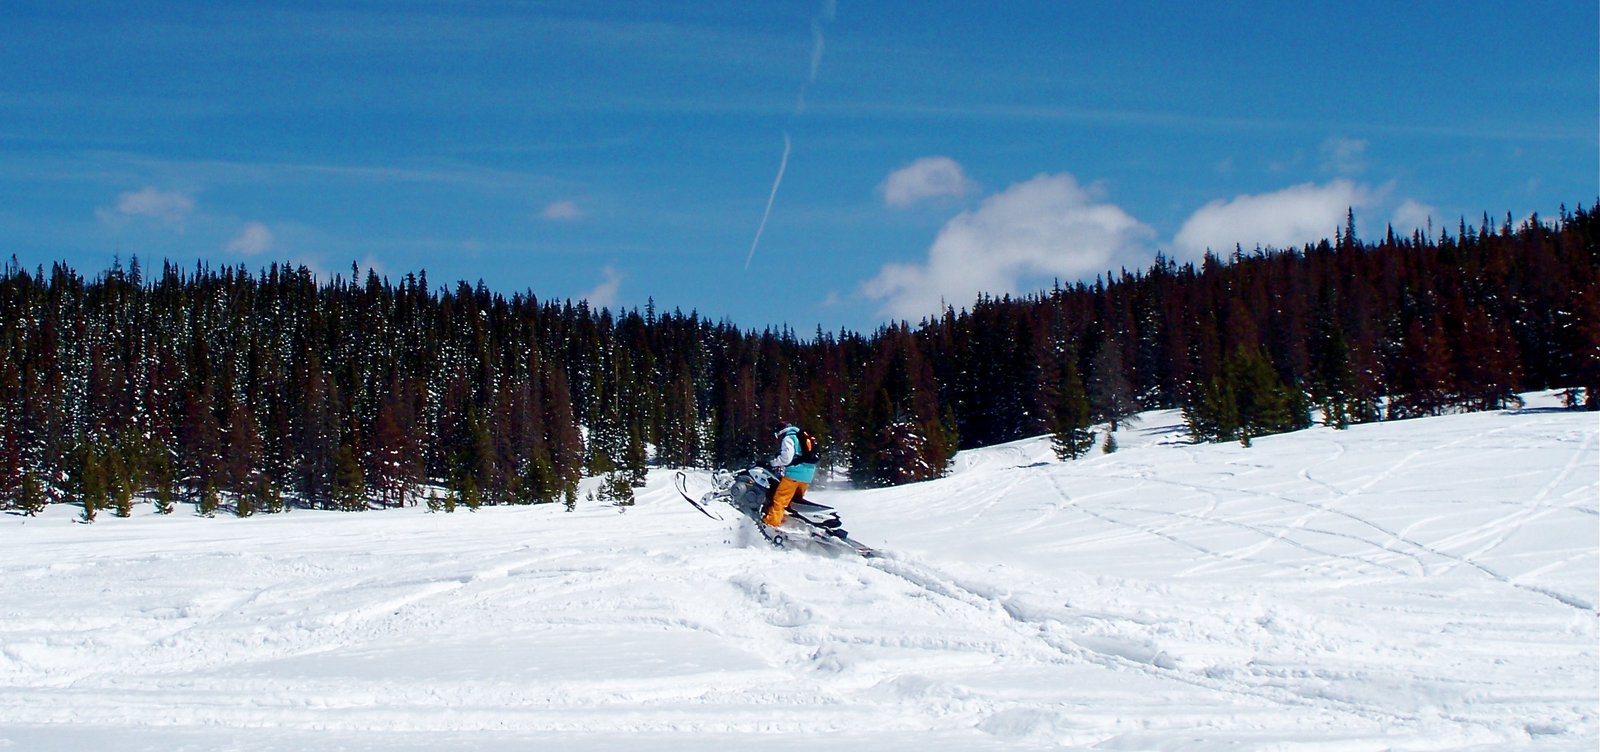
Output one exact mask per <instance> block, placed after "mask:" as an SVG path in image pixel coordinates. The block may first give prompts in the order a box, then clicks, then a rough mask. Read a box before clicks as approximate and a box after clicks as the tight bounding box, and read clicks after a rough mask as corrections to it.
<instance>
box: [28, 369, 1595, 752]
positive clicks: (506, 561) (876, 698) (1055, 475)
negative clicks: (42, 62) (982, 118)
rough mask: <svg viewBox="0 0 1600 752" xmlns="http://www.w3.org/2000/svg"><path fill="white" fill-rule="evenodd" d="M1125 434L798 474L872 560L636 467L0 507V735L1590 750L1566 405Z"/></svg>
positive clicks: (154, 742) (1586, 618) (1576, 433)
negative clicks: (515, 492)
mask: <svg viewBox="0 0 1600 752" xmlns="http://www.w3.org/2000/svg"><path fill="white" fill-rule="evenodd" d="M1530 399H1531V400H1532V401H1534V402H1536V403H1537V402H1538V401H1539V400H1544V401H1549V399H1551V397H1550V395H1536V396H1534V397H1532V398H1530ZM1144 420H1145V422H1144V424H1142V426H1135V427H1133V428H1125V429H1124V430H1122V431H1119V433H1118V443H1119V445H1121V446H1122V447H1123V448H1122V449H1121V450H1120V451H1119V452H1117V453H1115V454H1111V455H1105V454H1099V453H1096V454H1093V455H1091V456H1089V457H1086V458H1083V459H1080V460H1077V461H1074V462H1070V463H1057V462H1053V461H1050V459H1051V455H1050V450H1049V444H1048V441H1046V440H1043V439H1034V440H1028V441H1023V442H1015V443H1013V444H1008V445H1004V446H1001V447H993V448H989V449H985V450H978V451H975V452H968V453H964V454H963V455H962V456H961V457H960V458H958V461H957V463H956V465H955V472H954V473H953V474H952V476H951V477H949V478H946V479H942V480H938V481H932V482H927V483H921V484H914V485H911V486H905V487H900V488H893V489H877V490H870V491H847V490H841V489H827V488H818V489H817V490H816V491H815V492H814V493H813V496H814V497H815V498H816V499H817V500H819V501H822V502H824V503H828V504H830V505H832V506H835V507H837V508H838V509H839V510H840V512H841V514H842V516H843V517H844V519H845V522H846V524H847V526H848V527H849V528H850V529H851V531H852V534H853V537H857V538H860V539H861V540H863V541H864V542H867V543H868V544H872V545H875V546H876V547H878V548H879V549H880V550H881V551H882V552H883V557H882V558H878V559H859V558H854V557H831V558H830V557H826V556H819V555H816V554H812V553H807V552H805V551H801V550H775V549H773V548H771V547H770V546H768V545H767V544H766V543H765V542H764V541H762V540H761V539H760V538H759V536H756V535H755V534H754V533H753V532H752V531H751V530H750V529H749V526H747V525H742V524H741V522H740V519H739V518H737V517H736V516H735V517H733V518H730V519H729V520H728V521H726V522H722V523H718V522H714V521H711V520H708V519H706V518H705V517H703V516H701V515H700V514H699V513H698V512H695V511H694V510H693V509H691V508H690V507H689V506H688V505H686V504H684V503H683V502H682V501H681V500H680V499H678V497H677V494H676V492H675V490H673V489H672V487H671V484H670V483H669V482H668V480H667V476H668V475H669V473H656V474H654V475H653V477H652V480H651V482H650V485H649V486H648V487H647V488H645V489H643V490H641V491H640V493H639V500H638V505H637V506H635V507H633V508H631V509H628V510H627V511H626V512H625V513H620V514H619V513H618V510H616V509H613V508H605V507H592V508H591V507H584V506H581V505H580V508H579V510H578V511H577V512H574V513H571V514H568V513H565V512H563V511H561V510H560V509H559V508H557V507H552V506H545V507H513V508H491V509H486V510H484V511H482V512H479V513H477V514H471V513H467V512H461V513H457V514H455V515H429V514H425V513H423V512H421V511H420V510H416V509H412V510H397V511H386V512H373V513H369V514H358V515H347V514H333V513H319V512H305V511H296V512H293V513H290V514H286V515H279V516H275V517H258V518H256V519H251V520H230V519H201V518H196V517H193V516H190V515H186V514H182V513H180V514H179V515H176V516H174V517H173V518H158V517H156V516H154V515H153V514H151V513H150V512H149V511H148V508H145V509H143V510H141V511H140V512H138V513H136V516H135V517H134V518H133V519H128V520H118V519H114V518H110V517H109V516H108V515H102V517H101V521H100V522H97V523H96V524H94V525H78V524H74V523H72V522H71V518H72V516H73V513H74V510H73V509H70V508H65V507H61V508H54V509H51V510H50V511H49V512H48V513H47V514H46V515H44V516H43V517H41V518H38V519H27V518H21V517H15V516H4V517H0V547H3V548H0V553H3V554H4V555H0V749H19V750H56V749H59V750H78V749H128V750H140V749H150V750H157V749H160V750H167V749H237V750H288V749H360V750H431V749H472V750H497V751H498V750H521V749H551V750H633V749H682V748H709V747H723V746H726V747H728V748H758V749H778V750H788V749H795V750H800V749H807V750H809V749H814V748H815V747H816V746H817V745H818V744H819V743H826V744H829V745H832V744H847V745H850V746H861V747H865V748H870V749H874V750H913V749H914V750H919V752H925V751H928V750H987V749H1046V748H1050V749H1057V748H1077V749H1089V748H1094V749H1330V748H1339V749H1469V748H1470V749H1496V750H1498V749H1521V748H1526V749H1538V750H1551V749H1559V750H1566V749H1573V750H1578V749H1582V750H1592V749H1594V748H1595V746H1596V745H1597V744H1600V720H1597V719H1600V648H1597V643H1600V628H1597V625H1600V622H1597V614H1596V611H1595V606H1594V604H1595V603H1596V602H1597V600H1600V582H1597V580H1600V574H1597V572H1600V521H1597V507H1600V456H1597V454H1600V424H1597V422H1596V421H1595V418H1594V416H1593V415H1592V414H1589V415H1579V414H1571V413H1560V412H1546V411H1537V410H1530V411H1526V412H1511V413H1483V414H1475V415H1466V416H1450V417H1444V418H1434V419H1425V420H1416V421H1403V422H1396V423H1386V424H1379V425H1373V426H1357V427H1353V428H1352V429H1350V430H1348V431H1342V432H1338V431H1332V430H1328V429H1313V430H1310V431H1305V432H1300V433H1297V434H1289V435H1283V436H1273V437H1263V438H1261V439H1258V440H1257V441H1256V445H1255V446H1254V447H1252V448H1250V449H1244V448H1240V447H1238V446H1235V445H1189V444H1185V443H1181V442H1177V441H1174V439H1173V437H1174V435H1175V434H1174V425H1175V424H1176V423H1177V419H1176V415H1175V414H1173V413H1170V412H1166V413H1150V414H1147V415H1146V416H1145V419H1144ZM696 480H701V481H703V477H699V476H697V478H696Z"/></svg>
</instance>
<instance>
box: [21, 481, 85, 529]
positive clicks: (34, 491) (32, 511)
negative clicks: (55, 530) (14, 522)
mask: <svg viewBox="0 0 1600 752" xmlns="http://www.w3.org/2000/svg"><path fill="white" fill-rule="evenodd" d="M48 503H49V498H48V497H47V496H45V493H44V484H43V483H41V482H39V476H38V475H37V474H35V473H34V472H33V471H31V470H24V471H23V473H22V483H21V486H20V487H19V489H18V492H17V506H18V507H19V508H20V509H21V510H22V513H23V514H25V515H27V516H29V517H33V516H36V515H38V514H39V513H40V512H43V511H44V509H45V505H46V504H48ZM90 520H91V521H93V517H91V518H90Z"/></svg>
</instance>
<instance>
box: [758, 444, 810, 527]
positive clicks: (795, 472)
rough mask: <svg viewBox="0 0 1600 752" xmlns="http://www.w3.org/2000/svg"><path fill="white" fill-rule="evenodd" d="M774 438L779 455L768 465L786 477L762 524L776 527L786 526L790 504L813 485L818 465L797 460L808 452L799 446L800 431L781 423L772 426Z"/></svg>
mask: <svg viewBox="0 0 1600 752" xmlns="http://www.w3.org/2000/svg"><path fill="white" fill-rule="evenodd" d="M772 435H773V437H774V438H776V439H777V440H778V456H777V457H774V458H772V462H771V463H769V464H771V465H772V469H773V470H774V471H775V472H779V473H781V474H782V475H783V478H782V480H779V481H778V488H777V490H775V491H774V492H773V494H772V502H771V503H770V504H768V505H767V510H766V513H765V514H763V515H762V519H761V521H762V522H763V523H766V524H767V525H770V526H772V527H777V526H778V525H780V524H783V518H784V517H785V516H786V515H787V514H788V511H789V502H791V501H793V500H794V499H795V498H798V497H802V496H805V495H806V488H807V487H808V486H810V485H811V478H812V476H814V475H816V472H817V465H816V463H815V462H803V461H802V462H796V461H795V460H796V459H798V458H800V455H802V454H804V453H805V450H804V449H803V448H802V447H801V446H800V429H799V428H796V427H795V426H793V425H790V424H789V423H786V422H784V421H779V422H777V423H775V424H773V431H772Z"/></svg>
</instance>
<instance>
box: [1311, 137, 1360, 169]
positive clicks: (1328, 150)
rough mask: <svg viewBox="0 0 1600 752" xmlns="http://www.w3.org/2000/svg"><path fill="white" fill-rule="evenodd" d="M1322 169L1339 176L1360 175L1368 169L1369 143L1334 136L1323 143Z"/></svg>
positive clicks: (1357, 139)
mask: <svg viewBox="0 0 1600 752" xmlns="http://www.w3.org/2000/svg"><path fill="white" fill-rule="evenodd" d="M1322 167H1323V169H1325V170H1327V171H1329V172H1332V173H1334V174H1337V175H1359V174H1361V173H1362V172H1365V171H1366V169H1367V142H1366V141H1365V140H1363V139H1359V138H1344V137H1342V136H1334V137H1333V138H1330V139H1328V140H1326V141H1323V142H1322Z"/></svg>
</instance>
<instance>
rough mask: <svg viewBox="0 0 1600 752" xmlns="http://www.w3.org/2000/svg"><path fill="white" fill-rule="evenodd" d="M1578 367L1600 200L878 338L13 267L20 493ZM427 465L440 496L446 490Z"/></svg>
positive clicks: (1136, 281)
mask: <svg viewBox="0 0 1600 752" xmlns="http://www.w3.org/2000/svg"><path fill="white" fill-rule="evenodd" d="M1551 388H1560V389H1565V390H1566V395H1567V401H1568V404H1569V405H1570V406H1572V407H1573V408H1574V409H1589V410H1595V409H1600V217H1597V216H1596V212H1595V211H1593V210H1586V209H1584V208H1582V207H1581V206H1580V207H1579V208H1578V209H1577V211H1576V212H1569V211H1568V210H1567V209H1566V208H1565V207H1563V208H1562V209H1561V211H1560V213H1559V216H1558V217H1557V218H1556V219H1555V220H1553V221H1547V220H1544V219H1541V218H1539V217H1538V216H1534V217H1532V218H1530V219H1528V220H1526V221H1524V222H1521V223H1519V224H1514V223H1513V221H1512V219H1511V217H1510V216H1509V215H1508V216H1507V217H1506V218H1505V219H1504V221H1496V220H1491V219H1490V218H1489V217H1488V216H1487V215H1486V216H1484V217H1483V219H1482V221H1481V222H1479V223H1468V222H1467V221H1465V220H1463V221H1461V222H1460V223H1459V225H1458V226H1457V227H1455V228H1451V229H1450V230H1446V231H1444V232H1441V233H1439V235H1438V237H1428V236H1427V235H1425V234H1423V233H1420V232H1418V233H1413V234H1411V235H1409V236H1396V235H1395V234H1394V232H1393V231H1392V230H1391V231H1390V232H1388V233H1386V234H1385V235H1384V237H1382V238H1379V239H1376V240H1368V239H1365V238H1360V237H1358V236H1357V233H1356V229H1355V222H1354V217H1353V215H1352V216H1350V217H1349V218H1348V221H1347V222H1346V225H1345V227H1344V228H1343V229H1342V230H1340V231H1339V232H1337V233H1335V237H1334V238H1332V239H1331V240H1324V241H1321V242H1318V243H1316V244H1314V245H1307V246H1304V247H1301V248H1294V249H1257V250H1255V251H1245V250H1243V249H1235V251H1234V252H1233V253H1232V254H1231V255H1229V256H1226V257H1223V256H1217V255H1208V256H1207V257H1206V258H1205V259H1204V260H1203V261H1202V262H1201V263H1198V264H1181V265H1180V264H1177V263H1175V262H1173V261H1171V260H1169V259H1167V258H1164V257H1158V258H1157V259H1156V260H1155V262H1154V263H1153V264H1152V265H1151V266H1150V267H1149V268H1147V269H1139V270H1122V271H1121V272H1119V273H1112V274H1108V275H1107V276H1106V277H1103V278H1101V279H1098V280H1096V281H1094V282H1093V283H1088V282H1083V283H1077V284H1073V285H1070V286H1063V285H1059V284H1058V285H1057V286H1056V287H1055V288H1054V289H1049V290H1045V291H1041V292H1038V293H1036V294H1030V295H1024V296H1020V297H1011V296H1002V297H987V296H986V297H981V298H979V299H978V300H976V301H973V302H972V303H971V304H970V306H968V307H965V308H963V309H961V310H954V309H947V310H946V311H944V312H943V314H942V315H940V316H937V317H931V318H929V319H926V320H923V321H921V322H919V323H916V324H910V323H896V324H888V325H885V326H883V327H881V328H879V329H878V330H877V331H875V332H871V333H858V332H851V331H839V332H826V331H821V330H817V331H815V332H812V333H810V334H809V335H805V336H803V335H800V334H797V333H796V332H794V331H792V330H790V329H788V328H781V329H777V330H774V329H767V330H763V331H751V330H745V329H741V328H740V327H739V326H738V325H737V324H736V323H734V322H730V321H711V320H707V319H706V318H703V317H701V316H700V315H698V314H697V313H696V312H693V311H691V312H689V313H684V312H683V311H681V310H672V311H663V310H657V308H656V307H655V306H654V305H653V304H651V305H647V306H646V307H645V308H644V310H637V309H634V310H626V311H610V310H605V309H601V310H596V309H594V308H591V307H590V306H588V305H587V304H586V303H584V302H576V303H574V302H571V301H555V300H546V299H539V298H537V297H536V296H535V295H534V294H533V293H532V292H523V293H517V294H509V295H507V294H505V293H503V292H500V291H494V290H491V289H489V288H488V287H486V286H485V285H484V284H483V283H482V282H479V283H478V284H476V285H475V286H474V285H472V284H470V283H467V282H457V283H454V284H453V285H440V286H435V285H434V284H433V283H431V282H430V281H429V280H428V278H427V276H426V273H420V274H407V275H405V276H404V277H403V278H400V279H389V278H386V277H380V276H379V275H378V274H377V273H375V272H373V271H370V270H369V271H366V272H365V273H363V272H362V270H361V269H360V268H359V267H355V266H353V267H352V268H351V269H350V274H349V276H348V277H346V276H344V275H343V274H339V275H328V276H325V277H322V278H318V277H317V276H316V275H314V274H313V273H312V272H311V271H310V270H308V269H307V268H305V267H303V266H301V267H292V266H289V265H282V264H273V265H271V266H270V267H267V268H264V269H259V270H256V271H253V272H252V271H251V270H249V269H247V268H245V267H243V266H239V267H227V266H224V267H221V268H214V267H211V266H208V265H205V264H197V265H195V266H193V267H187V266H183V265H178V264H174V263H172V262H163V263H162V264H161V266H160V268H159V269H156V268H154V267H151V268H146V267H145V265H143V264H141V262H140V260H139V259H137V258H134V259H130V261H129V263H128V264H127V265H126V266H124V265H123V264H122V263H121V262H118V263H115V264H114V265H113V266H112V268H111V269H109V270H107V271H104V272H101V273H99V274H98V275H97V276H95V277H93V278H92V279H90V278H88V277H85V276H83V275H82V274H80V272H78V271H76V270H73V269H70V268H67V267H65V266H64V265H60V264H57V265H55V266H53V267H52V268H50V269H48V270H46V269H44V268H36V269H33V270H28V269H25V268H22V267H21V266H20V265H19V264H18V263H17V261H16V260H15V258H13V259H12V261H11V263H9V264H6V265H4V267H3V268H0V507H4V508H10V509H14V510H19V511H21V512H24V513H31V512H35V511H38V510H39V509H42V508H43V506H44V505H46V504H50V503H76V504H81V505H83V507H84V515H85V517H86V518H87V519H89V520H92V519H93V517H94V514H95V513H96V512H97V511H98V510H107V511H108V512H109V513H111V514H118V515H126V514H128V513H129V510H130V509H131V505H132V503H133V500H134V499H135V498H136V497H144V498H149V499H152V500H153V501H154V502H155V505H156V508H157V509H158V510H160V511H171V510H172V509H173V505H174V504H175V503H176V502H179V501H184V502H192V503H194V504H195V505H196V508H197V509H198V510H199V511H200V512H201V513H204V514H210V513H216V512H219V511H226V512H229V513H233V514H238V515H241V516H248V515H250V514H256V513H266V512H276V511H282V510H284V509H288V508H292V507H308V508H324V509H344V510H352V511H353V510H365V509H369V508H374V507H382V506H399V505H408V504H416V503H420V502H423V501H427V502H428V503H429V504H447V505H450V506H456V505H466V506H469V507H476V506H478V505H492V504H532V503H566V504H568V505H569V508H570V505H572V504H576V503H578V499H577V483H578V480H579V478H580V477H582V476H586V475H588V476H595V475H603V476H606V477H607V478H608V480H609V481H610V482H609V483H608V484H607V487H608V488H613V489H615V490H613V491H611V492H610V496H609V497H608V498H613V499H617V500H618V503H622V502H621V499H624V498H626V497H628V496H629V495H630V494H629V493H628V492H627V490H626V489H627V488H628V487H629V486H630V485H632V484H635V483H638V482H641V481H642V478H643V475H644V472H645V469H646V468H647V467H648V466H651V465H656V466H668V467H672V466H681V467H736V466H740V465H745V464H748V463H752V462H755V461H757V460H758V459H760V458H762V457H764V456H768V455H770V453H771V450H772V446H771V444H772V441H771V425H772V424H773V422H774V421H777V420H779V419H785V420H790V421H793V422H795V423H797V424H799V425H800V426H802V427H803V428H805V429H806V430H808V431H810V432H811V433H813V434H814V435H816V436H817V437H819V438H820V439H821V441H822V443H823V445H824V446H825V448H826V449H825V464H827V465H830V466H831V468H832V469H833V470H834V471H835V472H836V474H837V475H838V476H840V477H848V478H849V479H850V480H851V481H853V482H855V483H858V484H862V485H892V484H900V483H908V482H915V481H920V480H926V479H929V478H933V477H937V476H939V475H941V474H942V473H943V472H944V471H945V469H946V466H947V465H948V462H949V460H950V458H951V456H952V455H953V454H954V453H955V452H956V451H957V450H958V449H962V448H969V447H978V446H985V445H991V444H995V443H1000V442H1006V441H1011V440H1015V439H1020V438H1024V437H1030V436H1039V435H1043V434H1050V435H1052V436H1053V438H1054V445H1055V448H1056V450H1057V453H1058V455H1059V456H1061V457H1062V458H1063V459H1070V458H1073V457H1078V456H1082V455H1083V454H1085V453H1087V452H1091V451H1113V450H1114V449H1115V445H1114V442H1113V441H1112V440H1111V439H1110V434H1109V433H1108V432H1105V431H1103V430H1102V429H1103V427H1105V426H1108V425H1109V426H1116V425H1118V424H1119V423H1121V422H1123V421H1126V420H1128V419H1130V418H1131V417H1132V416H1133V415H1134V414H1135V413H1137V412H1138V411H1140V410H1147V409H1155V408H1181V409H1182V410H1183V415H1184V418H1185V421H1186V423H1187V425H1188V427H1189V431H1190V434H1191V436H1192V438H1193V439H1194V440H1196V441H1239V442H1242V443H1244V444H1246V445H1248V444H1249V443H1250V442H1251V440H1252V439H1253V438H1255V437H1259V436H1262V435H1266V434H1271V433H1277V432H1281V431H1287V430H1295V429H1298V428H1303V427H1306V426H1309V425H1311V424H1312V423H1313V422H1322V423H1325V424H1327V425H1330V426H1334V427H1340V428H1342V427H1345V426H1349V425H1351V424H1356V423H1363V422H1370V421H1379V420H1396V419H1405V418H1413V417H1420V416H1429V415H1439V414H1443V413H1448V412H1457V411H1466V410H1493V409H1502V408H1504V407H1506V406H1509V405H1513V404H1515V403H1516V401H1517V396H1516V395H1517V393H1518V392H1521V391H1526V390H1535V389H1551ZM424 489H431V490H424Z"/></svg>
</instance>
